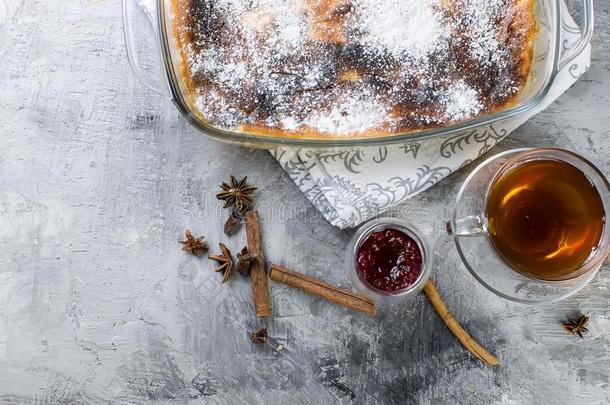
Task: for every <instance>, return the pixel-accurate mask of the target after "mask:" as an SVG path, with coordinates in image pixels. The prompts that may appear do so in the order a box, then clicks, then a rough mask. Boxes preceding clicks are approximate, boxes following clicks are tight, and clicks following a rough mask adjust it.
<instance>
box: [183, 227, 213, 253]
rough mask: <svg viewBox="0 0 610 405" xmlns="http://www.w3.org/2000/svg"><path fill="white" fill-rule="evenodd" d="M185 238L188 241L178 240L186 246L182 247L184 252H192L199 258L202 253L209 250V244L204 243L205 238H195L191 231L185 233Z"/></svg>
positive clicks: (187, 230)
mask: <svg viewBox="0 0 610 405" xmlns="http://www.w3.org/2000/svg"><path fill="white" fill-rule="evenodd" d="M184 236H185V238H186V239H184V240H180V239H178V242H180V243H182V245H184V246H182V250H184V251H185V252H191V253H192V254H194V255H195V256H199V255H200V254H201V253H202V252H205V251H207V250H208V244H207V242H205V241H204V239H205V237H204V236H199V237H194V236H193V234H192V233H191V231H190V229H186V230H185V231H184Z"/></svg>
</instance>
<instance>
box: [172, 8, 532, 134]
mask: <svg viewBox="0 0 610 405" xmlns="http://www.w3.org/2000/svg"><path fill="white" fill-rule="evenodd" d="M177 1H178V2H183V3H185V4H187V5H188V7H187V9H188V10H190V12H191V14H192V16H194V18H193V19H187V18H182V19H178V20H177V22H176V24H177V31H178V32H180V33H181V41H180V42H181V44H182V52H183V55H185V61H186V63H187V64H188V70H189V73H190V75H191V79H192V81H193V84H194V88H195V94H194V104H195V108H196V109H197V110H198V111H199V112H200V113H201V115H202V116H203V117H205V118H206V119H207V120H208V121H209V122H210V123H211V124H213V125H216V126H220V127H224V128H229V129H237V128H240V127H241V126H243V125H249V126H255V127H257V128H259V129H276V130H281V131H284V132H290V133H294V134H304V133H305V134H311V133H312V132H313V133H315V134H319V135H327V136H328V135H330V136H353V135H357V134H369V133H375V134H378V133H381V134H393V133H397V132H401V131H405V130H413V129H425V128H431V127H437V126H443V125H448V124H451V123H457V122H461V121H464V120H467V119H470V118H472V117H475V116H477V115H480V114H484V113H486V112H489V111H492V110H494V109H497V108H500V107H501V106H502V105H504V104H508V103H510V102H512V100H513V99H514V98H515V97H516V96H517V95H518V94H519V92H520V90H521V89H522V88H523V86H524V84H525V82H526V80H527V73H525V74H524V72H523V69H521V67H522V65H521V63H522V59H523V58H524V57H525V56H527V52H530V51H531V49H529V50H528V49H527V47H526V45H527V44H526V38H527V33H528V32H529V31H528V30H533V28H534V27H533V26H528V25H527V24H524V21H528V20H527V19H524V18H520V19H517V18H516V17H515V16H516V15H517V13H516V11H515V10H516V8H515V7H516V6H515V5H514V4H513V0H488V1H479V0H442V1H441V0H409V1H405V0H358V1H349V0H324V1H322V0H177ZM520 3H521V4H522V3H523V0H520ZM519 10H520V12H521V13H522V12H523V8H522V6H521V8H520V9H519ZM183 17H185V16H183ZM520 17H523V14H521V15H520ZM517 23H519V24H521V25H519V24H517Z"/></svg>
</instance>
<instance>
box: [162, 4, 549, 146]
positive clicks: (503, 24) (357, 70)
mask: <svg viewBox="0 0 610 405" xmlns="http://www.w3.org/2000/svg"><path fill="white" fill-rule="evenodd" d="M197 1H198V0H172V8H173V16H174V21H173V23H174V24H173V29H174V36H175V39H176V43H177V48H178V52H179V54H180V56H181V58H182V63H181V72H180V73H181V75H180V76H181V77H182V79H183V80H184V85H185V87H186V89H187V93H188V103H189V105H190V107H191V110H192V111H193V112H194V113H195V114H196V115H197V116H198V117H199V118H200V119H201V120H203V121H205V122H208V123H210V124H211V125H216V126H219V124H218V123H215V122H214V117H213V116H211V115H209V116H204V114H203V113H202V112H201V109H200V107H201V104H199V105H198V103H197V98H198V96H201V94H205V93H206V92H213V91H214V90H213V89H214V87H213V78H211V77H201V75H199V76H197V73H196V72H194V71H193V69H192V68H191V63H192V55H193V54H194V53H197V52H200V51H201V48H202V47H203V46H204V45H202V40H201V36H202V33H201V32H199V31H200V30H201V28H200V27H199V26H198V18H201V14H197V12H199V13H201V12H202V10H199V9H197V7H196V6H195V3H196V2H197ZM511 1H513V5H512V8H511V10H510V12H509V13H507V14H506V16H505V18H503V19H502V20H501V21H499V29H498V39H499V40H500V41H504V42H505V43H506V44H507V49H510V51H511V52H512V59H513V61H514V62H516V67H515V69H513V71H512V74H511V78H510V80H512V81H513V82H514V83H515V85H516V86H517V87H518V89H517V90H516V91H515V92H514V93H513V94H510V96H505V97H496V98H490V100H488V102H486V104H485V108H484V109H482V111H481V112H480V114H477V115H483V114H488V113H492V112H496V111H500V110H505V109H507V108H509V107H511V106H513V105H514V104H515V103H516V102H517V101H518V99H519V96H520V94H521V92H522V90H523V88H524V87H525V85H526V82H527V80H528V78H529V73H530V70H531V65H532V60H533V46H534V45H533V43H534V39H535V36H536V33H537V27H536V21H535V16H534V10H533V9H534V1H535V0H511ZM346 5H349V3H348V1H347V0H303V2H302V7H303V8H304V9H305V10H306V12H305V15H306V19H307V21H308V22H309V24H308V26H309V28H308V33H307V34H308V36H309V37H310V39H313V40H316V41H320V42H326V43H330V44H335V45H336V46H339V47H342V46H345V45H346V42H347V38H346V36H345V32H344V30H343V28H342V27H343V24H344V21H343V18H344V15H345V14H344V12H343V10H344V8H345V7H347V6H346ZM441 7H442V8H443V9H444V12H445V13H447V14H448V15H454V14H455V13H458V12H459V5H458V4H457V3H456V0H442V2H441ZM193 10H196V11H197V12H193ZM215 23H216V22H215ZM250 23H251V24H259V27H257V29H270V28H269V27H270V23H269V22H266V20H265V16H264V15H260V14H257V15H255V16H254V17H252V21H251V22H250ZM212 25H214V24H212ZM219 27H220V28H221V29H218V28H219ZM216 28H217V29H216V31H214V30H213V29H214V26H212V27H206V29H207V30H208V31H207V32H206V33H207V34H208V35H219V36H222V35H223V32H222V30H223V29H224V27H222V24H220V25H218V26H216ZM198 30H199V31H198ZM464 63H465V64H468V63H471V64H472V63H474V62H473V61H471V60H470V61H469V60H468V58H466V59H465V61H464ZM342 66H343V67H339V71H338V73H337V76H336V78H335V85H333V88H334V90H336V91H337V92H338V93H341V92H343V91H345V90H343V89H351V88H352V87H349V86H352V85H354V84H356V83H358V82H359V81H360V80H361V79H362V78H363V76H365V75H367V74H369V75H370V72H366V71H362V69H361V67H358V66H355V67H354V66H345V65H342ZM472 70H473V71H474V70H475V69H474V67H473V69H472ZM385 74H386V76H388V77H390V78H391V77H392V72H391V71H390V70H386V72H385ZM468 80H470V82H472V83H477V81H479V82H478V83H479V85H480V86H481V88H486V86H489V85H488V84H487V83H485V81H486V80H491V79H490V78H489V77H486V76H485V75H480V77H475V76H474V75H473V76H472V77H470V78H468ZM341 86H343V87H341ZM346 86H347V87H346ZM322 90H324V89H322ZM316 91H317V90H316ZM256 108H258V106H257V105H254V104H249V103H248V102H242V103H241V104H240V105H239V106H237V109H238V110H239V111H241V112H242V113H243V114H246V115H248V114H250V113H252V111H254V110H255V109H256ZM413 111H417V112H418V113H423V114H430V116H434V115H435V114H438V109H437V107H435V106H434V105H431V106H429V107H418V109H414V108H413V104H412V102H408V103H402V104H401V103H395V104H393V105H392V106H391V108H390V110H388V113H387V115H388V117H392V118H393V119H397V120H400V118H401V117H403V116H406V115H408V114H410V113H411V114H412V113H413ZM470 118H472V117H470ZM456 122H459V120H454V121H450V122H449V121H448V122H445V123H442V122H432V123H430V124H429V125H419V124H418V125H409V122H407V121H405V122H404V124H398V125H397V124H395V123H394V124H392V125H390V124H387V123H383V122H382V123H381V124H380V125H378V126H376V127H374V128H368V129H363V130H359V131H357V132H355V133H339V134H335V133H329V131H324V130H320V129H319V128H316V127H314V126H311V125H309V124H307V123H301V125H300V126H299V127H298V129H296V130H291V129H289V128H282V127H278V126H277V125H276V124H273V125H270V124H269V123H268V121H265V119H261V118H259V119H252V120H250V121H249V122H238V123H236V124H235V125H234V126H232V127H231V128H230V129H232V130H235V131H237V132H243V133H248V134H254V135H264V136H270V137H278V138H298V139H338V138H347V137H352V138H370V137H381V136H392V135H396V134H403V133H410V132H418V131H422V130H425V129H430V128H435V127H442V126H445V125H450V124H453V123H456ZM220 126H222V125H220Z"/></svg>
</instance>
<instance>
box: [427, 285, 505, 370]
mask: <svg viewBox="0 0 610 405" xmlns="http://www.w3.org/2000/svg"><path fill="white" fill-rule="evenodd" d="M424 293H425V294H426V297H428V299H429V300H430V302H431V303H432V306H433V307H434V309H435V310H436V312H437V313H438V315H439V316H440V317H441V319H442V320H443V322H444V323H445V325H447V327H448V328H449V330H450V331H451V332H452V333H453V334H454V335H455V337H456V338H457V340H459V341H460V343H461V344H462V346H464V347H465V348H466V349H467V350H468V351H469V352H470V353H472V354H474V355H475V356H476V357H478V358H479V359H480V360H482V361H483V362H485V363H487V364H489V365H490V366H495V365H496V364H498V363H499V361H498V359H497V358H496V357H495V356H494V355H493V354H491V353H489V352H488V351H487V350H486V349H485V348H484V347H483V346H481V345H480V344H479V343H478V342H477V341H476V340H474V339H473V338H472V336H470V335H469V334H468V332H466V331H465V330H464V328H462V327H461V326H460V324H459V323H458V321H456V319H455V318H454V317H453V315H451V312H449V310H448V309H447V306H446V305H445V302H444V301H443V299H442V298H441V295H440V294H439V293H438V290H437V289H436V286H435V285H434V283H433V282H432V280H428V282H427V283H426V285H425V286H424Z"/></svg>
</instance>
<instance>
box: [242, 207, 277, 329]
mask: <svg viewBox="0 0 610 405" xmlns="http://www.w3.org/2000/svg"><path fill="white" fill-rule="evenodd" d="M245 220H246V237H247V239H248V253H250V254H251V255H253V256H256V260H254V261H253V262H252V264H251V265H250V285H251V287H252V296H253V298H254V313H255V315H256V317H257V318H264V317H267V316H271V315H272V311H271V299H270V298H269V284H268V282H267V272H266V271H265V257H264V255H263V248H262V243H261V223H260V217H259V215H258V211H248V212H246V215H245Z"/></svg>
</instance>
